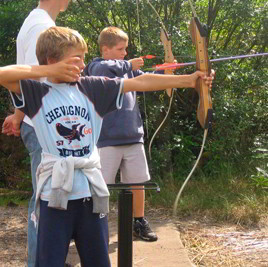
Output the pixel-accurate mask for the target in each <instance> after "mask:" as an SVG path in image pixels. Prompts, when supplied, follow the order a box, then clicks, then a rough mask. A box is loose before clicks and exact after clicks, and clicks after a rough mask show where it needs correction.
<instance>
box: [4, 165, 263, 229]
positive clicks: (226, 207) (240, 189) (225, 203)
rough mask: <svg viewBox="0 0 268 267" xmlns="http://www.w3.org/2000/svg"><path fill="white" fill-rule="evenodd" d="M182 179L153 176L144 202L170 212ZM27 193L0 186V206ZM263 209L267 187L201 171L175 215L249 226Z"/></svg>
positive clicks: (22, 198)
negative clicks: (155, 185)
mask: <svg viewBox="0 0 268 267" xmlns="http://www.w3.org/2000/svg"><path fill="white" fill-rule="evenodd" d="M183 179H185V178H183ZM183 179H182V178H181V179H179V177H175V178H174V176H173V178H172V177H171V176H170V178H166V179H165V180H162V179H158V180H155V181H154V182H157V183H158V185H159V186H160V188H161V191H160V193H157V192H156V191H154V190H146V205H147V206H150V207H152V208H164V209H165V210H167V211H168V212H169V213H170V214H172V209H173V204H174V200H175V199H176V195H177V193H178V192H179V189H180V187H181V185H182V183H183ZM19 188H20V187H19ZM24 188H27V187H24ZM30 197H31V192H30V191H29V190H27V189H26V190H22V189H21V190H14V189H13V190H8V189H1V188H0V205H1V206H5V205H8V204H10V203H15V204H16V205H27V202H28V200H29V198H30ZM117 199H118V192H117V191H116V190H115V191H113V192H111V198H110V200H111V202H116V201H117ZM267 212H268V194H267V189H265V188H262V187H260V186H258V184H256V183H255V182H254V181H253V180H252V179H251V177H247V176H238V175H235V174H234V173H233V172H232V171H231V170H227V171H224V172H223V171H222V172H221V173H220V174H218V175H217V176H214V177H206V176H205V175H204V174H203V173H201V172H197V173H196V174H194V175H193V177H191V179H190V181H189V182H188V184H187V185H186V187H185V189H184V191H183V192H182V195H181V198H180V201H179V205H178V210H177V216H178V217H184V218H185V217H196V216H202V217H207V218H211V219H212V220H214V221H217V222H232V223H239V224H241V225H244V226H251V225H256V224H258V222H259V221H260V219H261V218H262V215H266V214H267Z"/></svg>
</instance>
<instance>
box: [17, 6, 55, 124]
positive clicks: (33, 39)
mask: <svg viewBox="0 0 268 267" xmlns="http://www.w3.org/2000/svg"><path fill="white" fill-rule="evenodd" d="M53 26H56V25H55V22H54V21H53V19H52V18H51V17H50V16H49V14H48V13H47V12H46V11H45V10H44V9H39V8H36V9H34V10H32V11H31V13H30V14H29V15H28V17H27V18H26V19H25V20H24V22H23V24H22V26H21V29H20V31H19V34H18V36H17V43H16V44H17V64H20V65H21V64H22V65H24V64H25V65H38V60H37V57H36V43H37V39H38V37H39V35H40V34H41V33H42V32H43V31H44V30H47V29H48V28H50V27H53ZM23 121H24V122H25V123H27V124H29V125H31V126H33V124H32V122H31V120H30V118H29V117H28V116H26V115H25V117H24V119H23Z"/></svg>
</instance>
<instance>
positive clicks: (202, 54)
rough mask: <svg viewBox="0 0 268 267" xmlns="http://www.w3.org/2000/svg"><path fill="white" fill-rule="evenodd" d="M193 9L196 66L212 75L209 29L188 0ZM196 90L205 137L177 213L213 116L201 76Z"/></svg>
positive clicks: (180, 192)
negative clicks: (208, 38) (209, 53)
mask: <svg viewBox="0 0 268 267" xmlns="http://www.w3.org/2000/svg"><path fill="white" fill-rule="evenodd" d="M188 1H189V3H190V5H191V9H192V12H193V17H192V19H191V23H190V33H191V38H192V42H193V43H194V44H195V46H196V68H197V70H200V71H203V72H205V73H206V75H207V76H209V75H210V62H209V59H208V51H207V36H208V34H207V31H206V29H205V27H204V26H203V25H202V24H201V23H200V21H199V19H198V18H197V15H196V12H195V9H194V6H193V4H192V1H191V0H188ZM196 90H197V91H198V94H199V104H198V108H197V118H198V121H199V123H200V125H201V126H202V127H203V128H204V137H203V142H202V146H201V150H200V153H199V156H198V158H197V160H196V163H195V165H194V167H193V168H192V170H191V172H190V173H189V175H188V177H187V178H186V180H185V181H184V183H183V185H182V187H181V188H180V191H179V193H178V194H177V197H176V200H175V202H174V207H173V214H174V215H176V212H177V206H178V202H179V199H180V196H181V194H182V191H183V189H184V187H185V186H186V184H187V182H188V181H189V179H190V178H191V176H192V174H193V172H194V170H195V169H196V166H197V164H198V162H199V160H200V158H201V155H202V153H203V149H204V145H205V141H206V137H207V133H208V128H209V126H210V124H211V118H212V101H211V96H210V88H209V87H208V86H207V85H206V84H205V82H204V81H203V80H201V79H200V78H199V79H198V81H197V87H196Z"/></svg>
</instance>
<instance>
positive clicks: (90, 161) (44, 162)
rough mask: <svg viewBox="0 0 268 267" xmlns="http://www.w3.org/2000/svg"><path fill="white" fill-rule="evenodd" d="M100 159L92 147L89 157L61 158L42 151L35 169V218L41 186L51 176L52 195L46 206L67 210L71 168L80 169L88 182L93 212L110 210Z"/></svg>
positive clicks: (71, 185)
mask: <svg viewBox="0 0 268 267" xmlns="http://www.w3.org/2000/svg"><path fill="white" fill-rule="evenodd" d="M100 168H101V165H100V158H99V155H98V152H97V149H94V150H93V152H92V154H91V156H90V157H89V158H80V157H72V156H69V157H66V158H61V157H58V156H55V155H52V154H49V153H46V152H43V153H42V158H41V163H40V164H39V166H38V168H37V171H36V180H37V192H36V208H35V214H36V217H37V219H38V217H39V216H38V215H39V201H40V196H41V192H42V188H43V186H44V184H45V182H46V181H47V180H48V178H49V177H50V176H52V180H51V189H52V190H51V195H50V200H49V203H48V206H49V207H51V208H56V209H62V210H66V209H67V204H68V194H69V193H71V192H72V188H73V180H74V170H75V169H81V170H82V172H83V173H84V174H85V176H86V177H87V179H88V181H89V185H90V190H91V194H92V199H93V212H94V213H104V214H106V213H108V212H109V195H110V194H109V191H108V188H107V185H106V183H105V181H104V179H103V177H102V174H101V170H100Z"/></svg>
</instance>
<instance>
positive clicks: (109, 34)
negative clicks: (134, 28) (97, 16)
mask: <svg viewBox="0 0 268 267" xmlns="http://www.w3.org/2000/svg"><path fill="white" fill-rule="evenodd" d="M121 41H126V42H127V41H128V35H127V34H126V33H125V32H124V31H123V30H121V29H119V28H117V27H113V26H110V27H106V28H104V29H103V30H102V31H101V33H100V35H99V38H98V44H99V47H100V52H101V53H102V48H103V46H107V47H109V48H112V47H114V46H116V45H117V44H118V43H119V42H121Z"/></svg>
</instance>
